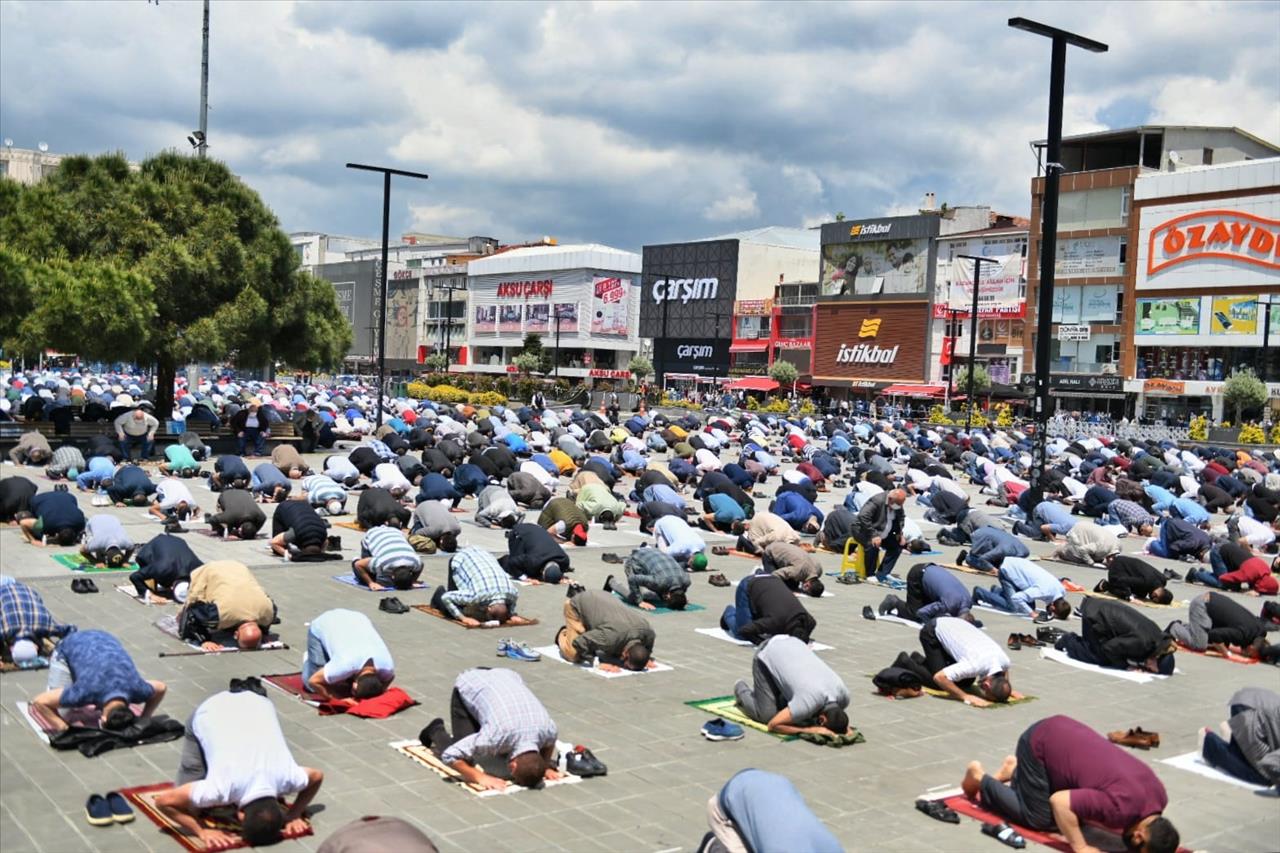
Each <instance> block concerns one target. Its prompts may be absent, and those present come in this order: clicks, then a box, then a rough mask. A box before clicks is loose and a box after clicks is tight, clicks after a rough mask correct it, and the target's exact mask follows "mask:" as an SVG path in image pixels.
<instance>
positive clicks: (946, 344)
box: [941, 337, 956, 367]
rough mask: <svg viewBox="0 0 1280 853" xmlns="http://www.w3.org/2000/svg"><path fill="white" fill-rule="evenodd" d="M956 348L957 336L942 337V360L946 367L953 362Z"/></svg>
mask: <svg viewBox="0 0 1280 853" xmlns="http://www.w3.org/2000/svg"><path fill="white" fill-rule="evenodd" d="M955 349H956V339H955V338H947V337H944V338H943V339H942V360H941V364H942V366H943V367H946V366H947V365H948V364H950V363H951V354H952V353H953V352H955Z"/></svg>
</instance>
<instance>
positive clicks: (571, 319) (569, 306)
mask: <svg viewBox="0 0 1280 853" xmlns="http://www.w3.org/2000/svg"><path fill="white" fill-rule="evenodd" d="M552 310H554V311H555V316H556V320H557V321H558V322H559V324H560V334H562V335H563V334H565V333H567V332H576V331H578V303H576V302H557V303H555V305H554V306H552Z"/></svg>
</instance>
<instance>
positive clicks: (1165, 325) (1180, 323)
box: [1133, 296, 1200, 335]
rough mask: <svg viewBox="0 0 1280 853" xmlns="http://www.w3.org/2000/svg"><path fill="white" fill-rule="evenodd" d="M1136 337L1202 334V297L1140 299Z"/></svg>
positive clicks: (1135, 325) (1135, 326) (1135, 330)
mask: <svg viewBox="0 0 1280 853" xmlns="http://www.w3.org/2000/svg"><path fill="white" fill-rule="evenodd" d="M1133 333H1134V334H1135V335H1198V334H1200V297H1198V296H1196V297H1193V298H1191V299H1173V298H1164V299H1160V298H1149V299H1139V300H1138V305H1137V320H1136V321H1135V322H1134V326H1133Z"/></svg>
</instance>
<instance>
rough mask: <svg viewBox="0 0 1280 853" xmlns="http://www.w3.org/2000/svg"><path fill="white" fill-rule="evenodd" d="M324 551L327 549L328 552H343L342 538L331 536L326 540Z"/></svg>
mask: <svg viewBox="0 0 1280 853" xmlns="http://www.w3.org/2000/svg"><path fill="white" fill-rule="evenodd" d="M324 549H325V550H326V551H341V550H342V537H341V536H329V537H326V538H325V540H324Z"/></svg>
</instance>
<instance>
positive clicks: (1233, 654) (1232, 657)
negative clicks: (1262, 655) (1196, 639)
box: [1178, 643, 1261, 666]
mask: <svg viewBox="0 0 1280 853" xmlns="http://www.w3.org/2000/svg"><path fill="white" fill-rule="evenodd" d="M1239 648H1240V647H1239V646H1228V647H1227V650H1228V652H1229V654H1226V655H1222V654H1219V653H1218V652H1211V651H1209V650H1207V649H1205V650H1204V651H1201V650H1198V649H1193V648H1191V647H1189V646H1184V645H1182V643H1178V651H1180V652H1186V653H1187V654H1191V655H1200V657H1204V658H1217V659H1218V660H1229V661H1231V662H1232V663H1242V664H1244V665H1245V666H1248V665H1250V664H1255V663H1261V661H1259V660H1258V659H1257V658H1250V657H1245V656H1244V655H1242V654H1241V653H1240V651H1239Z"/></svg>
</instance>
